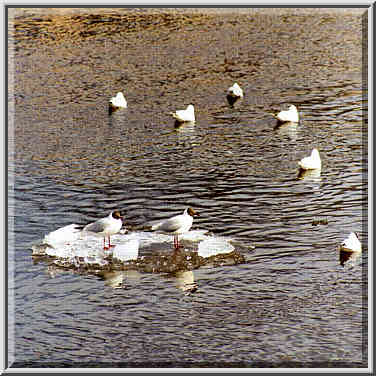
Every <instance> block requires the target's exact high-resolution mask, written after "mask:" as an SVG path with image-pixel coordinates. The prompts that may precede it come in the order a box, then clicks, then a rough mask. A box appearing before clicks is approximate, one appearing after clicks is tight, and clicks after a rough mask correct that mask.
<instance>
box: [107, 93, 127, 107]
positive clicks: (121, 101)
mask: <svg viewBox="0 0 376 376" xmlns="http://www.w3.org/2000/svg"><path fill="white" fill-rule="evenodd" d="M110 103H111V104H112V105H113V106H114V107H121V108H127V101H126V100H125V98H124V95H123V93H122V92H120V91H119V92H118V93H117V94H116V97H112V98H111V99H110Z"/></svg>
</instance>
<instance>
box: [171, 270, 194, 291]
mask: <svg viewBox="0 0 376 376" xmlns="http://www.w3.org/2000/svg"><path fill="white" fill-rule="evenodd" d="M175 278H176V287H177V288H178V289H180V290H182V291H183V292H187V293H189V292H194V291H196V290H197V284H196V283H195V277H194V274H193V271H192V270H184V271H179V272H176V273H175Z"/></svg>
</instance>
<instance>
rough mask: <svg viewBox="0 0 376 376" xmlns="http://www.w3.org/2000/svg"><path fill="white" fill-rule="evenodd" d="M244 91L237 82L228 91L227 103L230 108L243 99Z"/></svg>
mask: <svg viewBox="0 0 376 376" xmlns="http://www.w3.org/2000/svg"><path fill="white" fill-rule="evenodd" d="M243 96H244V95H243V90H242V88H241V87H240V86H239V85H238V84H237V83H236V82H235V83H234V85H232V86H231V87H230V88H228V89H227V101H228V103H229V104H230V106H233V105H234V103H235V102H236V101H237V100H238V99H240V98H243Z"/></svg>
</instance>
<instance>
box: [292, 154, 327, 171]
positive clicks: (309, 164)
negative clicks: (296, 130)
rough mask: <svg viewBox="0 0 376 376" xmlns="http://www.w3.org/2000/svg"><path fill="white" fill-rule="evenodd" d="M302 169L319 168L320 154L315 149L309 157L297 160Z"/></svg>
mask: <svg viewBox="0 0 376 376" xmlns="http://www.w3.org/2000/svg"><path fill="white" fill-rule="evenodd" d="M298 164H299V166H300V168H302V169H303V170H314V169H321V159H320V154H319V151H318V150H317V149H313V150H312V153H311V155H310V156H309V157H305V158H303V159H302V160H300V161H299V162H298Z"/></svg>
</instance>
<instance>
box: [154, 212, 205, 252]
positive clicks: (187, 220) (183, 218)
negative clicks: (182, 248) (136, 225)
mask: <svg viewBox="0 0 376 376" xmlns="http://www.w3.org/2000/svg"><path fill="white" fill-rule="evenodd" d="M198 215H199V214H198V213H197V212H195V211H194V210H193V209H192V208H187V209H185V210H184V213H183V214H179V215H176V216H175V217H172V218H169V219H166V220H164V221H162V222H159V223H156V224H154V225H153V226H152V227H151V230H152V231H156V232H160V233H162V234H167V235H174V248H175V249H179V239H178V235H180V234H184V233H185V232H188V231H189V229H190V228H191V227H192V223H193V217H194V216H198Z"/></svg>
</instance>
